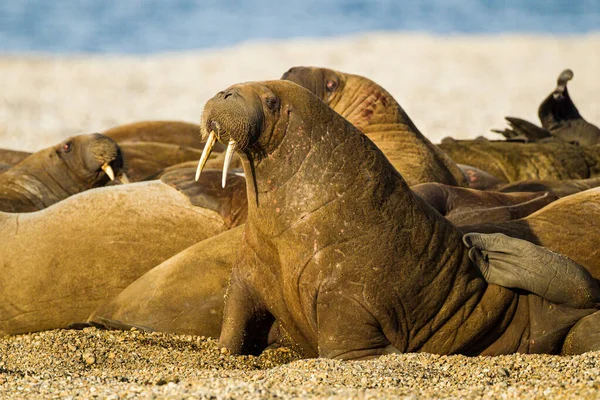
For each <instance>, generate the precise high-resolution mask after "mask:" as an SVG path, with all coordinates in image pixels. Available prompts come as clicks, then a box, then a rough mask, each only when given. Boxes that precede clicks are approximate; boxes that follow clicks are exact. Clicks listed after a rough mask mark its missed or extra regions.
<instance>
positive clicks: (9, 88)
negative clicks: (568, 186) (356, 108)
mask: <svg viewBox="0 0 600 400" xmlns="http://www.w3.org/2000/svg"><path fill="white" fill-rule="evenodd" d="M599 50H600V34H596V35H588V36H573V37H565V38H556V37H542V36H516V35H515V36H494V37H460V36H457V37H446V38H444V37H433V36H424V35H407V34H369V35H361V36H353V37H347V38H340V39H328V40H290V41H277V42H269V43H246V44H243V45H240V46H236V47H231V48H226V49H221V50H213V51H205V52H197V53H185V54H161V55H154V56H148V57H125V56H69V57H51V56H45V55H36V56H23V55H4V56H0V147H5V148H12V149H16V150H27V151H33V150H37V149H41V148H43V147H46V146H49V145H52V144H55V143H57V142H59V141H61V140H62V139H64V138H65V137H67V136H69V135H73V134H78V133H83V132H95V131H102V130H104V129H107V128H110V127H112V126H115V125H117V124H123V123H128V122H133V121H139V120H144V119H178V120H184V121H190V122H195V121H197V120H198V119H199V116H200V113H201V111H202V106H203V104H204V102H205V101H206V100H207V99H208V98H210V97H211V96H213V95H214V94H215V93H216V92H217V91H219V90H222V89H224V88H226V87H227V86H229V85H231V84H234V83H237V82H240V81H249V80H263V79H277V78H279V76H281V74H282V73H283V72H285V71H286V70H287V69H288V68H290V67H291V66H294V65H318V66H328V67H331V68H335V69H339V70H342V71H345V72H353V73H358V74H362V75H366V76H368V77H370V78H372V79H374V80H375V81H377V82H378V83H380V84H381V85H383V86H384V87H385V88H387V89H388V90H389V91H390V92H391V93H392V94H393V95H394V96H395V97H396V98H397V99H398V100H399V102H400V103H401V104H402V105H403V107H404V108H405V110H406V111H407V112H408V114H409V115H410V116H411V117H412V118H413V120H414V121H415V123H416V124H417V126H418V127H419V128H420V129H421V130H422V132H423V133H424V134H425V135H426V136H428V137H429V138H430V139H432V140H433V141H434V142H438V141H439V140H440V139H441V138H443V137H445V136H448V135H451V136H454V137H458V138H472V137H476V136H478V135H486V136H488V137H494V135H493V134H491V133H489V129H490V128H498V127H502V126H504V121H503V117H504V116H505V115H513V116H520V117H524V118H527V119H530V120H532V121H537V117H536V112H537V106H538V104H539V103H540V101H541V100H542V99H543V98H544V97H545V96H546V95H547V94H548V93H549V92H550V91H551V90H552V89H553V88H554V83H555V79H556V77H557V75H558V74H559V73H560V71H561V70H562V69H564V68H567V67H569V68H572V69H573V70H574V71H575V79H574V80H573V81H572V82H571V83H570V85H569V88H570V93H571V96H572V97H573V99H574V101H575V102H576V104H577V106H578V107H579V110H580V112H581V114H582V115H583V116H584V117H586V118H587V119H588V120H589V121H592V122H596V123H600V94H599V93H600V90H599V89H600V83H598V79H597V78H598V71H600V51H599ZM32 397H54V398H68V397H84V398H89V397H99V398H112V399H117V398H121V399H122V398H133V397H140V398H275V397H277V398H315V397H316V398H361V399H364V398H374V397H386V398H411V399H413V398H432V397H434V398H439V397H444V398H479V397H484V398H515V397H527V398H549V397H552V398H567V397H568V398H572V397H581V398H598V397H600V352H597V353H588V354H584V355H581V356H574V357H559V356H548V355H510V356H501V357H473V358H468V357H463V356H438V355H432V354H406V355H400V356H386V357H381V358H380V359H377V360H373V361H365V362H338V361H331V360H321V359H313V360H299V359H298V357H297V355H295V354H294V353H293V352H291V351H290V350H287V349H278V350H271V351H268V352H267V353H265V354H264V355H262V356H261V357H234V356H231V355H229V354H228V353H227V352H226V351H222V350H221V349H220V348H218V346H217V344H216V342H215V341H214V340H212V339H207V338H197V337H191V336H174V335H165V334H159V333H144V332H139V331H128V332H114V331H100V330H96V329H93V328H87V329H85V330H82V331H74V330H57V331H50V332H42V333H34V334H29V335H21V336H15V337H6V338H0V398H32Z"/></svg>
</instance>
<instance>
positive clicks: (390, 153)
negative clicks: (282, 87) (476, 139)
mask: <svg viewBox="0 0 600 400" xmlns="http://www.w3.org/2000/svg"><path fill="white" fill-rule="evenodd" d="M282 79H285V80H289V81H292V82H295V83H297V84H299V85H301V86H303V87H305V88H306V89H308V90H310V91H311V92H313V93H314V94H315V95H317V96H318V97H319V98H320V99H321V100H323V101H324V102H325V103H326V104H327V105H329V106H330V107H331V108H333V109H334V110H335V111H336V112H337V113H338V114H340V115H341V116H343V117H344V118H346V119H347V120H348V121H349V122H350V123H351V124H352V125H354V126H355V127H356V128H358V129H359V130H360V131H361V132H363V133H364V134H365V135H367V136H368V137H369V139H371V140H372V141H373V142H374V143H375V144H376V145H377V147H379V149H381V151H382V152H383V154H385V156H386V157H387V158H388V160H389V161H390V162H391V163H392V165H393V166H394V167H395V168H396V169H397V170H398V172H400V174H402V176H403V178H404V179H405V180H406V182H407V183H408V184H409V186H412V185H415V184H418V183H425V182H439V183H444V184H448V185H454V186H456V185H458V186H467V182H466V179H465V176H464V174H463V173H462V171H461V170H460V168H459V167H458V166H457V165H456V164H455V163H454V162H453V161H452V160H451V159H450V158H449V157H448V156H447V155H446V154H444V153H443V152H442V151H440V149H439V148H438V147H436V146H435V145H434V144H432V143H431V142H430V141H429V140H428V139H427V138H426V137H425V136H423V134H421V132H420V131H419V129H417V127H416V126H415V124H414V123H413V122H412V120H411V119H410V118H409V116H408V115H407V114H406V112H404V110H403V109H402V107H400V105H399V104H398V102H397V101H396V100H395V99H394V98H393V97H392V95H391V94H389V93H388V92H387V91H386V90H385V89H383V88H382V87H381V86H379V85H378V84H376V83H375V82H373V81H371V80H369V79H367V78H365V77H362V76H358V75H352V74H346V73H343V72H339V71H334V70H330V69H326V68H314V67H294V68H291V69H290V70H289V71H287V72H286V73H285V74H283V76H282Z"/></svg>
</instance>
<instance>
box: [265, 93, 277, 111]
mask: <svg viewBox="0 0 600 400" xmlns="http://www.w3.org/2000/svg"><path fill="white" fill-rule="evenodd" d="M265 102H266V103H267V107H269V109H271V110H277V108H279V99H278V98H277V97H271V96H270V97H267V98H266V99H265Z"/></svg>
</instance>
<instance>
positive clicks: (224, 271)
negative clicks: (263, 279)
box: [88, 226, 244, 338]
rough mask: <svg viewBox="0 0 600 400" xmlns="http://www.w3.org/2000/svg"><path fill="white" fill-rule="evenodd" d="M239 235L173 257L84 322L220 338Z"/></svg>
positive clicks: (238, 231) (231, 233) (224, 236)
mask: <svg viewBox="0 0 600 400" xmlns="http://www.w3.org/2000/svg"><path fill="white" fill-rule="evenodd" d="M243 231H244V227H243V226H238V227H237V228H234V229H230V230H228V231H226V232H223V233H221V234H219V235H217V236H214V237H212V238H209V239H206V240H204V241H202V242H200V243H196V244H195V245H193V246H191V247H189V248H187V249H185V250H183V251H182V252H180V253H178V254H176V255H174V256H173V257H171V258H169V259H168V260H166V261H165V262H163V263H162V264H160V265H159V266H157V267H155V268H152V269H151V270H150V271H148V272H147V273H145V274H144V275H143V276H141V277H140V278H139V279H137V280H136V281H135V282H133V283H132V284H131V285H129V286H128V287H127V288H125V289H124V290H123V291H122V292H121V293H119V295H117V296H116V297H115V298H114V299H112V300H110V301H109V302H108V303H107V304H104V305H102V306H101V307H99V308H98V309H97V310H96V311H94V313H93V314H92V315H91V316H90V318H89V319H88V322H90V323H92V324H94V325H100V326H104V327H107V328H116V329H129V328H131V327H136V328H138V329H144V330H150V331H159V332H168V333H176V334H185V335H197V336H210V337H214V338H218V337H219V335H220V333H221V324H222V321H223V304H224V301H225V291H226V289H227V283H228V282H229V275H230V274H231V268H232V267H233V263H234V261H235V258H236V254H237V249H238V245H239V244H240V243H241V240H242V233H243Z"/></svg>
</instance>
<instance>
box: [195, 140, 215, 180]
mask: <svg viewBox="0 0 600 400" xmlns="http://www.w3.org/2000/svg"><path fill="white" fill-rule="evenodd" d="M216 141H217V135H216V134H215V131H210V134H209V135H208V139H206V145H204V150H202V155H201V156H200V160H199V161H198V168H197V169H196V178H195V180H196V182H198V179H200V173H202V170H203V169H204V166H205V165H206V162H207V161H208V157H209V156H210V152H211V151H212V149H213V147H214V145H215V142H216Z"/></svg>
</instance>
